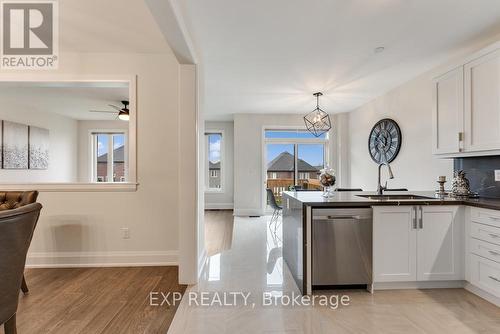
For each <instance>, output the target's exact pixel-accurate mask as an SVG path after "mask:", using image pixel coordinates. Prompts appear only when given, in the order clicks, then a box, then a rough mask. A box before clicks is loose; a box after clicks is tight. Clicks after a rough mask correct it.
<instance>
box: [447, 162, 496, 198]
mask: <svg viewBox="0 0 500 334" xmlns="http://www.w3.org/2000/svg"><path fill="white" fill-rule="evenodd" d="M453 167H454V170H455V171H457V170H461V169H462V170H464V171H465V172H466V173H467V174H466V176H465V177H466V178H467V179H469V181H470V188H471V191H475V192H478V193H479V195H480V196H481V197H490V198H500V182H498V181H495V169H498V170H500V156H499V155H495V156H487V157H468V158H455V159H454V163H453ZM447 186H448V187H447V188H451V180H450V183H448V184H447Z"/></svg>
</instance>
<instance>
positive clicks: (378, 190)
mask: <svg viewBox="0 0 500 334" xmlns="http://www.w3.org/2000/svg"><path fill="white" fill-rule="evenodd" d="M383 165H386V166H387V170H388V171H389V179H393V178H394V175H393V174H392V169H391V165H389V163H387V162H382V163H381V164H379V165H378V187H377V194H379V195H382V194H383V193H384V190H387V181H385V186H382V184H381V182H380V171H381V170H382V166H383Z"/></svg>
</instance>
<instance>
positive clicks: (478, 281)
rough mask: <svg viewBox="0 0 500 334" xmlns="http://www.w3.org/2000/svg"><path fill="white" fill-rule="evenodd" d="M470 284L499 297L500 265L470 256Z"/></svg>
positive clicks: (473, 255)
mask: <svg viewBox="0 0 500 334" xmlns="http://www.w3.org/2000/svg"><path fill="white" fill-rule="evenodd" d="M470 261H471V283H472V284H473V285H475V286H477V287H478V288H481V289H483V290H484V291H486V292H489V293H491V294H492V295H494V296H496V297H500V263H498V262H494V261H491V260H488V259H485V258H482V257H480V256H477V255H475V254H471V257H470Z"/></svg>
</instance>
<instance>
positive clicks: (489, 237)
mask: <svg viewBox="0 0 500 334" xmlns="http://www.w3.org/2000/svg"><path fill="white" fill-rule="evenodd" d="M470 236H471V237H473V238H476V239H479V240H483V241H487V242H491V243H493V244H495V245H500V228H497V227H493V226H490V225H485V224H478V223H472V224H471V227H470Z"/></svg>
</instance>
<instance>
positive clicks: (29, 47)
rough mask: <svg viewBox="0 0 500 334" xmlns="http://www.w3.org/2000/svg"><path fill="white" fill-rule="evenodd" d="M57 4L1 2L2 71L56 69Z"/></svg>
mask: <svg viewBox="0 0 500 334" xmlns="http://www.w3.org/2000/svg"><path fill="white" fill-rule="evenodd" d="M57 5H58V3H57V2H55V1H47V0H45V1H44V0H40V1H7V0H2V1H0V6H1V14H0V15H1V18H2V24H1V37H2V41H1V55H0V67H1V68H2V69H31V70H33V69H56V68H57V65H58V61H57V60H58V54H57V53H58V21H57V19H58V7H57Z"/></svg>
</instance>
